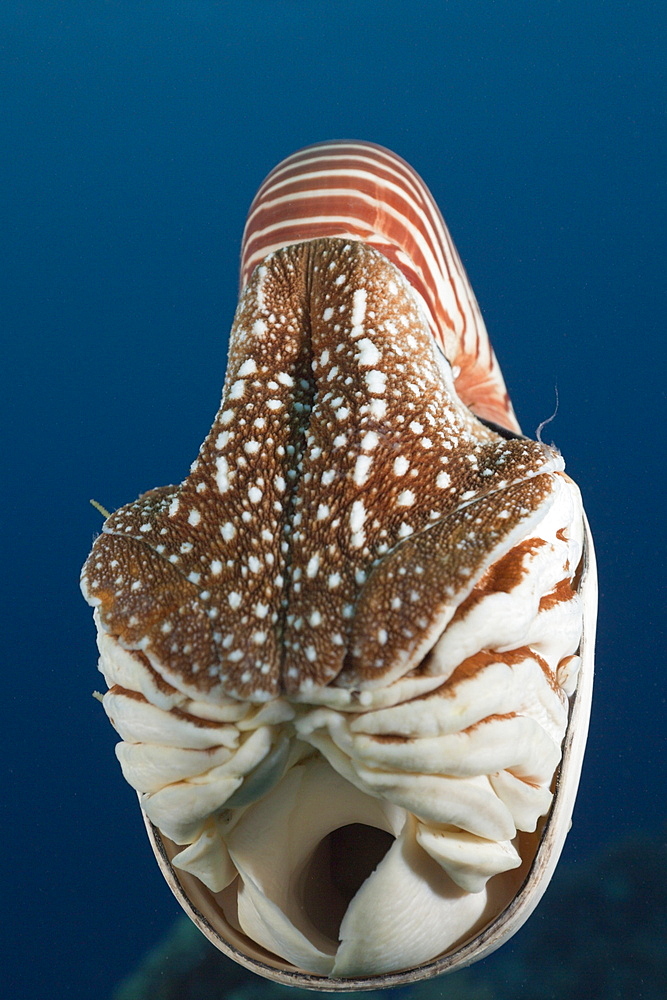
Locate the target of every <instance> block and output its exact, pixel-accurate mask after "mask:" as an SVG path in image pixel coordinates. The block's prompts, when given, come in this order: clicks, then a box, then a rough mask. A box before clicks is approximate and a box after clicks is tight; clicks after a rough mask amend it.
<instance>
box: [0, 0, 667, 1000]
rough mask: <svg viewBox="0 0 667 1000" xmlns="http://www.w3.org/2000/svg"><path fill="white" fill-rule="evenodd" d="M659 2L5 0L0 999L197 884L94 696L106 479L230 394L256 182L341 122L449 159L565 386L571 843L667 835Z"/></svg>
mask: <svg viewBox="0 0 667 1000" xmlns="http://www.w3.org/2000/svg"><path fill="white" fill-rule="evenodd" d="M666 12H667V8H666V7H665V6H664V4H661V3H642V2H639V3H635V4H626V3H620V2H605V3H591V4H581V3H576V2H574V0H563V2H551V0H545V2H544V3H539V4H534V5H533V4H527V3H522V2H520V0H508V2H504V3H493V2H477V0H452V2H445V0H424V2H421V3H408V2H405V0H386V2H382V3H379V2H373V0H340V2H336V3H333V2H332V3H324V2H315V0H311V2H305V0H253V2H252V3H250V2H246V0H237V2H235V3H230V2H215V0H181V2H175V0H160V2H157V0H137V2H125V0H3V2H2V4H0V80H1V88H2V89H1V96H0V137H1V140H0V141H1V145H0V149H1V150H2V154H1V155H0V200H1V203H2V238H3V251H4V252H3V254H2V257H3V264H2V268H1V269H0V283H1V286H2V287H1V290H0V330H1V333H2V345H3V347H2V364H1V368H0V371H1V373H2V381H3V388H2V393H1V396H0V406H1V407H2V410H3V418H2V428H3V431H2V439H3V451H4V455H3V463H2V468H3V485H2V493H1V498H2V508H3V511H2V539H3V546H4V550H5V555H4V558H3V574H2V587H3V601H2V609H3V618H4V621H3V625H2V634H3V636H4V640H3V657H2V658H3V663H4V666H3V677H4V686H3V694H2V697H1V698H0V708H1V710H2V728H1V732H2V737H3V750H2V762H3V769H2V771H3V778H4V780H3V786H4V787H3V794H2V804H3V810H4V819H3V826H2V830H3V836H2V848H3V854H4V860H3V864H2V868H3V870H4V876H3V882H4V884H5V889H4V891H3V900H4V903H3V908H2V909H3V919H4V928H3V932H2V945H1V951H2V955H3V962H2V964H3V971H2V975H1V977H0V995H3V996H7V997H8V998H26V1000H32V998H43V997H46V996H48V997H53V998H59V997H67V998H71V1000H84V998H90V997H95V998H98V1000H103V998H108V997H110V996H111V992H112V989H113V987H114V984H116V983H117V982H118V980H119V979H120V978H121V977H123V976H124V975H126V974H127V973H128V972H129V971H130V970H131V969H132V968H133V967H134V966H135V965H136V963H137V962H138V961H139V959H140V958H141V956H142V955H143V953H144V951H145V950H146V948H147V947H149V946H150V945H151V944H153V943H154V942H156V941H158V940H159V939H160V937H161V936H162V935H163V934H164V933H165V931H166V930H167V929H168V928H169V927H170V926H171V924H172V923H173V920H174V918H175V916H176V914H177V905H176V903H175V901H173V900H172V897H171V895H170V893H169V891H168V889H167V887H166V885H165V884H164V882H163V880H162V877H161V875H160V874H159V872H158V869H157V866H156V865H155V863H154V861H153V858H152V855H151V853H150V850H149V847H148V843H147V841H146V838H145V835H144V832H143V826H142V823H141V820H140V816H139V810H138V807H137V803H136V799H135V797H134V795H133V793H132V792H131V790H130V789H129V787H128V786H126V785H125V783H124V781H123V779H122V777H121V774H120V770H119V767H118V765H117V763H116V760H115V758H114V755H113V744H114V742H115V740H114V734H113V731H112V730H111V728H110V727H109V725H108V723H107V721H106V718H105V717H104V715H103V712H102V710H101V708H100V706H99V705H98V704H97V703H96V702H95V701H94V700H93V698H92V697H91V692H92V691H93V690H94V689H95V688H96V687H99V686H100V685H101V679H100V680H98V675H97V673H96V669H95V664H96V651H95V644H94V632H93V626H92V621H91V617H90V612H89V609H88V608H87V606H86V605H85V604H84V602H83V600H82V599H81V596H80V594H79V589H78V574H79V567H80V565H81V563H82V562H83V560H84V558H85V556H86V554H87V552H88V550H89V547H90V544H91V541H92V538H93V536H94V535H95V533H96V532H97V531H98V530H99V527H100V523H101V520H100V517H99V515H98V514H97V513H96V511H95V510H93V508H92V507H90V505H89V503H88V500H89V498H90V497H94V498H96V499H97V500H99V501H100V502H101V503H103V504H104V505H105V506H106V507H108V508H110V509H113V508H115V507H117V506H119V505H121V504H123V503H125V502H127V501H128V500H130V499H133V498H134V497H136V496H137V494H139V493H140V492H143V491H144V490H146V489H148V488H150V487H153V486H157V485H161V484H164V483H173V482H178V481H179V480H180V479H181V478H182V477H183V476H184V475H185V474H186V472H187V470H188V467H189V463H190V461H191V460H192V459H193V458H194V456H195V454H196V450H197V448H198V446H199V443H200V441H201V440H202V439H203V437H204V435H205V433H206V432H207V430H208V427H209V426H210V422H211V419H212V417H213V415H214V413H215V411H216V409H217V404H218V399H219V394H220V387H221V385H222V380H223V373H224V366H225V356H226V340H227V331H228V329H229V326H230V323H231V319H232V315H233V310H234V306H235V302H236V295H237V266H238V265H237V262H238V254H239V246H240V239H241V233H242V228H243V222H244V217H245V212H246V209H247V207H248V205H249V203H250V201H251V199H252V196H253V194H254V191H255V189H256V187H257V186H258V184H259V183H260V181H261V180H262V178H263V177H264V175H265V174H266V173H267V172H268V171H269V170H270V169H271V167H272V166H274V164H276V163H277V162H278V161H279V160H280V159H281V158H282V157H284V156H286V155H287V154H289V153H290V152H292V151H293V150H295V149H297V148H299V147H300V146H303V145H306V144H308V143H311V142H315V141H318V140H322V139H328V138H364V139H370V140H373V141H376V142H379V143H382V144H383V145H386V146H388V147H390V148H391V149H394V150H395V151H396V152H398V153H399V154H401V155H402V156H403V157H405V158H406V159H407V160H408V161H409V162H410V163H411V164H412V165H413V166H414V167H415V168H416V169H417V170H418V171H419V172H420V173H421V175H422V176H423V177H424V179H425V180H426V182H427V183H428V184H429V186H430V188H431V190H432V192H433V194H434V196H435V197H436V200H437V201H438V203H439V204H440V207H441V208H442V211H443V214H444V215H445V218H446V220H447V222H448V224H449V227H450V229H451V232H452V234H453V237H454V239H455V241H456V243H457V246H458V249H459V252H460V254H461V256H462V258H463V261H464V263H465V266H466V268H467V270H468V273H469V275H470V278H471V281H472V284H473V287H474V289H475V292H476V294H477V297H478V299H479V301H480V304H481V307H482V310H483V312H484V315H485V319H486V323H487V326H488V328H489V331H490V333H491V337H492V340H493V343H494V346H495V348H496V352H497V354H498V356H499V359H500V362H501V364H502V366H503V370H504V374H505V378H506V381H507V383H508V386H509V388H510V392H511V395H512V398H513V400H514V404H515V408H516V411H517V413H518V416H519V419H520V421H521V423H522V426H523V427H524V430H525V431H526V432H527V433H529V434H533V433H534V431H535V428H536V427H537V425H538V424H539V423H540V422H541V421H542V420H543V419H544V418H545V417H548V416H549V415H550V414H551V413H552V411H553V409H554V403H555V391H556V387H557V390H558V397H559V409H558V414H557V417H556V419H555V421H553V422H552V423H551V424H549V426H548V428H547V429H546V431H545V437H546V439H547V440H551V439H552V440H553V441H554V442H555V443H556V444H557V445H558V446H559V447H560V448H561V450H562V451H563V453H564V455H565V458H566V461H567V463H568V471H569V472H570V474H571V475H572V476H573V477H574V479H575V480H576V481H577V482H578V483H579V485H580V487H581V489H582V492H583V495H584V499H585V503H586V507H587V510H588V514H589V518H590V521H591V524H592V528H593V532H594V536H595V540H596V544H597V551H598V561H599V572H600V622H599V640H598V653H597V669H598V674H597V688H596V697H595V703H594V713H593V718H592V724H591V736H590V743H589V750H588V755H587V758H586V762H585V767H584V773H583V778H582V783H581V788H580V795H579V800H578V804H577V808H576V812H575V817H574V825H573V829H572V832H571V834H570V837H569V840H568V843H567V846H566V851H565V858H566V859H567V860H568V861H569V862H571V863H573V864H577V863H578V864H581V865H584V864H585V863H586V861H587V859H589V858H590V857H591V856H592V855H593V854H595V852H596V851H598V850H599V849H600V847H601V846H602V845H604V844H606V843H608V842H610V841H612V840H615V839H616V838H618V837H619V836H621V835H623V834H626V833H633V832H635V831H645V832H648V833H651V834H655V836H656V837H658V836H660V831H661V830H662V831H664V823H665V820H666V819H667V808H666V806H665V791H666V789H667V754H666V750H665V682H664V667H665V638H664V628H663V615H664V590H662V581H663V578H664V547H662V546H663V545H664V521H665V513H664V511H665V499H664V498H665V473H664V451H665V449H664V443H663V437H664V429H663V428H664V416H665V414H664V380H665V347H664V345H665V315H666V314H667V302H666V294H665V287H666V282H665V242H664V238H665V229H666V223H667V219H666V211H665V208H666V198H665V164H666V158H665V154H666V152H667V149H666V146H667V142H666V139H667V132H666V128H665V124H666V123H665V98H666V88H665V77H664V63H665V60H664V50H665V39H666V32H665V29H666V28H667V13H666ZM535 919H539V917H536V918H535ZM493 961H495V959H491V960H490V962H493ZM438 989H440V992H437V991H436V993H435V995H436V996H442V997H443V1000H444V998H445V997H446V996H447V989H446V981H444V980H443V981H442V986H441V988H440V986H439V987H438ZM635 995H636V996H637V997H640V998H641V996H642V993H641V987H639V988H638V991H637V992H636V994H635ZM554 1000H561V997H559V996H555V997H554ZM562 1000H565V998H562Z"/></svg>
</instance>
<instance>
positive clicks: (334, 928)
mask: <svg viewBox="0 0 667 1000" xmlns="http://www.w3.org/2000/svg"><path fill="white" fill-rule="evenodd" d="M394 839H395V838H394V837H393V836H392V835H391V834H390V833H387V831H386V830H380V829H378V828H377V827H373V826H367V825H366V824H365V823H349V824H347V825H346V826H341V827H338V829H336V830H332V831H331V833H329V834H327V836H326V837H323V838H322V840H321V841H320V842H319V844H318V845H317V847H316V848H315V850H314V851H313V853H312V855H311V856H310V858H309V860H308V862H307V864H306V866H305V868H304V871H303V873H302V876H301V898H302V905H303V909H304V913H305V915H306V917H307V918H308V920H309V921H310V922H311V923H312V924H313V926H314V927H315V928H316V929H317V930H318V931H319V932H320V933H321V934H323V935H324V936H325V937H327V938H329V939H330V940H331V942H332V944H336V943H337V942H338V940H339V931H340V925H341V923H342V920H343V917H344V916H345V914H346V912H347V909H348V907H349V905H350V903H351V902H352V900H353V899H354V897H355V896H356V894H357V892H358V890H359V889H360V888H361V886H362V885H363V883H364V882H365V881H366V879H367V878H368V877H369V876H370V875H372V874H373V872H374V871H375V869H376V868H377V866H378V865H379V863H380V862H381V861H382V859H383V858H384V857H385V855H386V854H387V852H388V851H389V848H390V847H391V846H392V844H393V843H394Z"/></svg>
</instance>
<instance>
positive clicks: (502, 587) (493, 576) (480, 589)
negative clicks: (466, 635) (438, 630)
mask: <svg viewBox="0 0 667 1000" xmlns="http://www.w3.org/2000/svg"><path fill="white" fill-rule="evenodd" d="M543 545H546V542H545V541H544V539H543V538H526V539H524V540H523V541H522V542H519V543H518V544H517V545H515V546H514V548H513V549H512V550H511V551H510V552H508V553H507V555H505V556H503V557H502V558H501V559H499V560H498V561H497V562H495V563H494V564H493V565H492V566H490V567H489V568H488V570H487V571H486V573H484V575H483V576H482V577H481V579H480V580H479V581H478V582H477V583H476V584H475V586H474V587H473V589H472V590H471V592H470V594H469V595H468V596H467V597H466V599H465V600H464V601H462V602H461V604H459V606H458V608H457V609H456V612H455V614H454V618H453V619H452V620H453V621H457V620H459V619H461V618H465V616H466V615H467V614H468V613H469V612H470V611H472V609H473V608H474V607H475V605H477V604H479V603H480V601H483V600H484V598H485V597H488V596H489V594H495V593H498V592H499V591H500V592H502V593H505V594H509V593H511V591H512V590H514V588H515V587H516V586H518V585H519V584H520V583H521V581H522V579H523V578H524V576H525V575H526V573H527V572H528V568H527V567H526V566H524V559H525V558H526V557H527V556H532V555H534V554H535V553H536V552H537V551H538V549H540V548H541V547H542V546H543Z"/></svg>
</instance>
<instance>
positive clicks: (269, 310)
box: [82, 142, 597, 990]
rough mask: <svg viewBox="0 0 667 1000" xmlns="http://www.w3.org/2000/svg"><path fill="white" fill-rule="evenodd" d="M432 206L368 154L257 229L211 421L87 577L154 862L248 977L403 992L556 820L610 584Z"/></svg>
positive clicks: (309, 175) (288, 171)
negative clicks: (193, 450)
mask: <svg viewBox="0 0 667 1000" xmlns="http://www.w3.org/2000/svg"><path fill="white" fill-rule="evenodd" d="M563 470H564V464H563V460H562V458H561V456H560V454H559V453H558V452H557V451H556V450H555V449H554V448H552V447H549V446H547V445H545V444H543V443H541V442H539V441H532V440H529V439H528V438H526V437H523V436H522V434H521V433H520V430H519V426H518V424H517V421H516V418H515V416H514V413H513V410H512V407H511V404H510V402H509V399H508V396H507V393H506V390H505V386H504V384H503V380H502V376H501V373H500V370H499V367H498V364H497V362H496V359H495V356H494V354H493V351H492V349H491V346H490V343H489V340H488V337H487V334H486V330H485V328H484V323H483V321H482V318H481V315H480V312H479V309H478V307H477V303H476V301H475V298H474V296H473V293H472V291H471V289H470V286H469V284H468V281H467V279H466V276H465V273H464V271H463V267H462V265H461V262H460V260H459V257H458V255H457V253H456V250H455V249H454V246H453V244H452V242H451V238H450V236H449V233H448V231H447V229H446V227H445V224H444V222H443V221H442V218H441V216H440V213H439V212H438V209H437V207H436V205H435V203H434V201H433V199H432V197H431V195H430V194H429V192H428V190H427V188H426V187H425V185H424V184H423V182H422V181H421V179H420V178H419V177H418V176H417V175H416V174H415V173H414V171H413V170H412V169H411V168H410V167H408V165H407V164H406V163H404V162H403V161H402V160H401V159H400V158H399V157H397V156H395V155H393V154H392V153H390V152H389V151H387V150H385V149H382V148H381V147H378V146H374V145H371V144H367V143H361V142H341V143H326V144H322V145H318V146H313V147H310V148H307V149H305V150H302V151H300V152H298V153H296V154H295V155H294V156H291V157H289V158H288V159H287V160H285V161H284V162H283V163H281V164H280V165H279V166H278V167H276V169H275V170H274V171H273V172H272V173H271V174H269V176H268V178H267V179H266V181H265V182H264V184H263V185H262V186H261V188H260V190H259V192H258V194H257V196H256V198H255V200H254V202H253V204H252V206H251V209H250V213H249V216H248V222H247V226H246V230H245V234H244V241H243V252H242V291H241V296H240V300H239V305H238V309H237V311H236V317H235V319H234V325H233V328H232V332H231V340H230V348H229V361H228V366H227V374H226V379H225V384H224V389H223V395H222V403H221V405H220V409H219V411H218V413H217V415H216V417H215V420H214V422H213V426H212V428H211V430H210V432H209V434H208V436H207V437H206V440H205V441H204V443H203V445H202V446H201V448H200V451H199V455H198V457H197V458H196V460H195V461H194V463H193V464H192V467H191V471H190V474H189V475H188V476H187V478H186V479H185V480H184V481H183V482H182V483H181V484H180V485H179V486H165V487H160V488H158V489H154V490H151V491H149V492H148V493H145V494H144V495H143V496H141V497H140V498H139V499H138V500H137V501H135V502H134V503H130V504H128V505H127V506H125V507H122V508H121V509H120V510H117V511H116V512H115V513H114V514H112V515H111V516H109V517H108V519H107V520H106V521H105V523H104V526H103V528H102V533H101V535H100V536H99V537H98V538H97V540H96V541H95V544H94V546H93V550H92V552H91V554H90V556H89V558H88V560H87V562H86V564H85V566H84V568H83V574H82V586H83V592H84V594H85V596H86V599H87V600H88V602H89V603H90V604H91V605H92V606H93V607H94V609H95V622H96V625H97V630H98V643H99V650H100V669H101V671H102V673H103V674H104V677H105V679H106V682H107V685H108V691H107V692H106V694H105V695H104V698H103V704H104V708H105V710H106V713H107V715H108V716H109V718H110V719H111V722H112V723H113V725H114V727H115V728H116V730H117V731H118V733H119V735H120V737H121V740H122V742H121V743H119V744H118V746H117V755H118V758H119V760H120V764H121V767H122V769H123V773H124V775H125V777H126V778H127V780H128V781H129V783H130V784H131V785H132V786H133V787H134V788H135V789H136V790H137V792H138V793H139V800H140V804H141V809H142V811H143V815H144V819H145V822H146V827H147V829H148V833H149V837H150V839H151V842H152V845H153V849H154V851H155V854H156V857H157V859H158V862H159V864H160V866H161V868H162V871H163V872H164V874H165V877H166V878H167V881H168V882H169V884H170V886H171V888H172V890H173V891H174V893H175V894H176V896H177V897H178V898H179V900H180V902H181V904H182V905H183V906H184V908H185V909H186V911H187V912H188V913H189V915H190V916H191V917H192V919H193V920H194V921H195V923H196V924H197V925H198V926H199V927H200V928H201V929H202V931H203V932H204V933H205V934H206V935H207V936H208V937H209V938H210V939H211V940H212V941H213V942H214V943H215V944H216V945H217V946H218V947H219V948H220V949H221V950H222V951H224V952H226V953H227V954H228V955H231V956H232V957H233V958H235V959H236V960H237V961H239V962H241V964H243V965H245V966H247V967H248V968H250V969H253V970H254V971H255V972H258V973H260V974H261V975H264V976H268V977H270V978H272V979H275V980H278V981H280V982H284V983H291V984H301V985H303V986H307V987H309V988H311V989H324V990H336V989H338V990H350V989H363V988H370V987H378V986H392V985H397V984H400V983H405V982H408V981H411V980H413V979H418V978H425V977H429V976H433V975H436V974H438V973H440V972H443V971H447V970H450V969H454V968H457V967H460V966H462V965H466V964H468V963H470V962H472V961H474V960H476V959H478V958H480V957H482V956H483V955H485V954H488V953H489V952H490V951H492V950H493V949H494V948H496V947H498V945H499V944H501V943H502V941H503V940H505V939H506V938H507V937H509V936H510V935H511V934H512V933H514V931H515V930H516V929H517V928H518V927H519V926H520V925H521V924H522V923H523V921H524V920H525V919H526V918H527V916H528V915H529V914H530V913H531V911H532V910H533V909H534V907H535V905H536V904H537V902H538V901H539V899H540V897H541V895H542V893H543V892H544V890H545V888H546V885H547V883H548V881H549V879H550V877H551V874H552V872H553V869H554V867H555V864H556V862H557V860H558V856H559V854H560V851H561V848H562V846H563V842H564V839H565V836H566V833H567V830H568V828H569V825H570V819H571V814H572V809H573V804H574V798H575V794H576V789H577V784H578V780H579V772H580V768H581V761H582V756H583V751H584V744H585V740H586V730H587V726H588V716H589V709H590V701H591V689H592V676H593V641H594V630H595V613H596V594H597V591H596V578H595V566H594V557H593V548H592V544H591V539H590V535H589V531H588V527H587V524H586V519H585V516H584V513H583V509H582V504H581V498H580V495H579V491H578V489H577V487H576V486H575V484H574V483H573V482H572V480H571V479H570V478H569V477H568V476H567V475H566V473H565V472H564V471H563Z"/></svg>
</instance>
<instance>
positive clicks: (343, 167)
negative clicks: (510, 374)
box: [241, 141, 519, 431]
mask: <svg viewBox="0 0 667 1000" xmlns="http://www.w3.org/2000/svg"><path fill="white" fill-rule="evenodd" d="M332 236H333V237H345V238H347V239H354V240H361V241H362V242H364V243H366V244H368V245H370V246H374V247H375V248H376V249H377V250H379V251H380V252H381V253H382V254H384V256H385V257H387V259H388V260H391V261H392V262H393V263H394V264H396V266H397V267H398V268H399V270H400V271H401V272H402V273H403V274H404V275H405V277H406V278H407V279H408V281H409V282H410V284H411V286H412V288H413V289H414V291H415V292H416V293H417V295H418V296H419V299H420V303H421V305H422V306H423V308H424V311H425V313H426V315H427V317H428V320H429V325H430V327H431V332H432V334H433V336H434V337H435V339H436V341H437V342H438V343H439V344H440V346H441V348H442V350H443V352H444V354H445V357H446V358H447V359H448V360H449V362H450V364H451V365H452V368H453V370H454V380H455V384H456V390H457V393H458V395H459V397H460V399H461V400H462V401H463V402H464V403H465V404H466V405H467V406H469V407H470V408H471V409H472V410H473V412H474V413H477V414H478V416H480V417H482V418H484V419H486V420H490V421H493V422H494V423H497V424H500V425H501V426H502V427H506V428H508V429H509V430H512V431H519V424H518V422H517V419H516V416H515V415H514V410H513V409H512V403H511V401H510V398H509V396H508V394H507V390H506V388H505V383H504V381H503V376H502V373H501V371H500V367H499V365H498V362H497V360H496V357H495V354H494V353H493V348H492V347H491V343H490V341H489V337H488V334H487V332H486V327H485V325H484V320H483V318H482V314H481V313H480V310H479V306H478V304H477V300H476V298H475V295H474V293H473V290H472V288H471V287H470V282H469V281H468V277H467V275H466V273H465V270H464V268H463V264H462V263H461V259H460V257H459V255H458V253H457V250H456V247H455V246H454V243H453V242H452V238H451V236H450V234H449V231H448V229H447V226H446V225H445V222H444V219H443V218H442V215H441V214H440V210H439V208H438V206H437V205H436V203H435V201H434V200H433V197H432V195H431V192H430V191H429V189H428V188H427V186H426V185H425V184H424V181H423V180H422V179H421V177H420V176H419V174H418V173H417V172H416V171H415V170H413V169H412V167H411V166H410V165H409V164H408V163H406V162H405V160H403V159H401V157H400V156H397V155H396V154H395V153H392V152H391V151H390V150H388V149H384V148H383V147H382V146H378V145H376V144H375V143H370V142H346V141H340V142H323V143H317V144H316V145H314V146H307V147H306V148H305V149H301V150H299V151H298V152H296V153H293V154H292V156H288V157H287V159H285V160H283V161H282V163H279V164H278V166H277V167H275V168H274V169H273V170H272V171H271V173H270V174H269V175H268V177H267V178H266V180H265V181H264V182H263V184H262V185H261V186H260V188H259V191H258V192H257V194H256V195H255V198H254V200H253V203H252V205H251V206H250V211H249V213H248V219H247V222H246V226H245V231H244V234H243V246H242V251H241V287H243V286H245V284H246V282H247V281H248V279H249V278H250V275H251V273H252V271H253V269H254V268H255V267H256V266H257V264H259V263H260V261H261V260H262V259H263V258H264V257H265V256H266V255H267V254H268V253H270V252H271V251H273V250H278V249H280V248H281V247H284V246H287V245H289V244H290V243H299V242H301V241H302V240H309V239H318V238H321V237H332Z"/></svg>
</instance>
